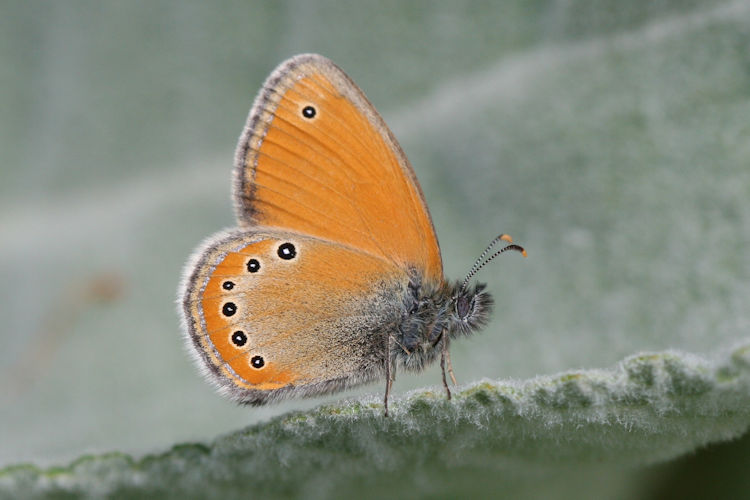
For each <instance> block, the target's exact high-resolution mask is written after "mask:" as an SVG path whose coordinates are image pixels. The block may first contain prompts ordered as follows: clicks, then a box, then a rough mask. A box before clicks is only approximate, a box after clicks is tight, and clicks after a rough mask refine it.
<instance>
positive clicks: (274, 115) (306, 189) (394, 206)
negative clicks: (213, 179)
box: [234, 54, 443, 283]
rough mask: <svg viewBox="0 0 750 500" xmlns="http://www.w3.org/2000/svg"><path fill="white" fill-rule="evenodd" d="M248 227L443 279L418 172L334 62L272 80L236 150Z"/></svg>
mask: <svg viewBox="0 0 750 500" xmlns="http://www.w3.org/2000/svg"><path fill="white" fill-rule="evenodd" d="M234 191H235V193H234V195H235V204H236V211H237V217H238V220H239V223H240V225H241V226H244V227H257V226H266V227H273V228H279V229H284V230H289V231H294V232H298V233H301V234H306V235H310V236H315V237H319V238H323V239H326V240H329V241H333V242H337V243H340V244H343V245H347V246H350V247H352V248H356V249H359V250H362V251H365V252H367V253H369V254H371V255H373V256H377V257H380V258H382V259H385V260H388V261H391V262H392V263H393V264H394V265H396V266H397V267H399V268H401V269H404V270H408V269H412V268H413V269H416V270H418V271H419V273H420V275H421V278H422V279H424V280H427V281H431V282H433V283H440V282H442V279H443V267H442V261H441V257H440V248H439V246H438V241H437V237H436V236H435V231H434V228H433V226H432V221H431V219H430V215H429V212H428V211H427V206H426V204H425V201H424V197H423V195H422V192H421V189H420V187H419V184H418V182H417V179H416V177H415V175H414V172H413V170H412V168H411V166H410V164H409V162H408V160H407V159H406V157H405V155H404V153H403V152H402V150H401V148H400V146H399V145H398V143H397V142H396V139H395V138H394V137H393V134H392V133H391V132H390V130H389V129H388V127H387V126H386V125H385V123H384V122H383V119H382V118H381V117H380V115H379V114H378V113H377V111H376V110H375V108H374V107H373V106H372V104H370V102H369V101H368V100H367V98H366V97H365V95H364V94H363V93H362V91H361V90H360V89H359V88H358V87H357V85H356V84H355V83H354V82H352V81H351V79H349V77H348V76H347V75H346V74H345V73H344V72H343V71H342V70H341V69H339V68H338V67H337V66H336V65H334V64H333V63H332V62H331V61H330V60H328V59H326V58H324V57H322V56H319V55H314V54H306V55H300V56H296V57H293V58H292V59H289V60H288V61H287V62H285V63H283V64H281V65H280V66H279V67H278V68H277V69H276V70H275V71H274V72H273V73H272V74H271V76H270V77H269V78H268V80H267V81H266V83H265V85H264V86H263V89H262V90H261V92H260V94H259V95H258V97H257V98H256V101H255V104H254V106H253V108H252V110H251V112H250V116H249V118H248V122H247V125H246V127H245V130H244V132H243V134H242V136H241V138H240V142H239V144H238V147H237V154H236V161H235V188H234Z"/></svg>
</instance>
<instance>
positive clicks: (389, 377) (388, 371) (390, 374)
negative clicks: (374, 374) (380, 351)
mask: <svg viewBox="0 0 750 500" xmlns="http://www.w3.org/2000/svg"><path fill="white" fill-rule="evenodd" d="M392 341H393V339H392V337H391V336H390V335H388V339H387V340H386V341H385V398H383V406H384V407H385V413H384V416H386V417H387V416H388V397H389V396H390V394H391V386H392V385H393V379H394V378H396V373H395V372H396V367H395V366H391V365H392V363H391V342H392Z"/></svg>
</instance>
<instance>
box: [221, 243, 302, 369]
mask: <svg viewBox="0 0 750 500" xmlns="http://www.w3.org/2000/svg"><path fill="white" fill-rule="evenodd" d="M276 253H277V254H278V256H279V258H281V259H284V260H291V259H293V258H295V257H296V256H297V249H296V248H295V247H294V245H293V244H292V243H288V242H287V243H282V244H281V245H279V248H278V249H277V251H276ZM246 267H247V271H248V272H249V273H257V272H258V271H260V261H258V259H250V260H248V261H247V265H246ZM234 286H235V285H234V282H233V281H225V282H223V283H222V284H221V287H222V288H223V289H224V290H232V289H234ZM221 312H222V314H223V315H224V316H226V317H230V316H234V314H235V313H236V312H237V305H236V304H235V303H234V302H227V303H225V304H224V305H223V306H222V307H221ZM231 340H232V343H233V344H234V345H235V346H237V347H243V346H244V345H245V344H247V335H246V334H245V332H243V331H242V330H237V331H235V332H234V333H232V337H231ZM265 364H266V361H265V360H264V359H263V356H253V357H252V358H251V359H250V365H251V366H252V367H253V368H256V369H261V368H263V367H264V366H265Z"/></svg>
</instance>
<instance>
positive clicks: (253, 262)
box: [247, 259, 260, 273]
mask: <svg viewBox="0 0 750 500" xmlns="http://www.w3.org/2000/svg"><path fill="white" fill-rule="evenodd" d="M258 271H260V262H258V259H250V260H248V261H247V272H249V273H257V272H258Z"/></svg>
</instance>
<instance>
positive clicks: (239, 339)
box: [232, 330, 247, 347]
mask: <svg viewBox="0 0 750 500" xmlns="http://www.w3.org/2000/svg"><path fill="white" fill-rule="evenodd" d="M232 344H234V345H236V346H237V347H242V346H243V345H245V344H247V335H245V332H243V331H242V330H237V331H236V332H234V333H233V334H232Z"/></svg>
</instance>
